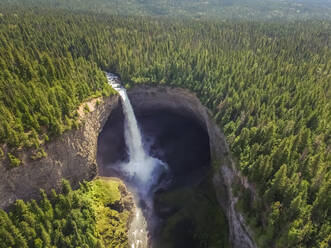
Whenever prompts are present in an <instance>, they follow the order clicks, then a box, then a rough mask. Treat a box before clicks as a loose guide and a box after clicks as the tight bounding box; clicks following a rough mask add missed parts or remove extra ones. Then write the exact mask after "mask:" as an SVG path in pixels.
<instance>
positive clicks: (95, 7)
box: [2, 0, 331, 21]
mask: <svg viewBox="0 0 331 248" xmlns="http://www.w3.org/2000/svg"><path fill="white" fill-rule="evenodd" d="M2 2H4V3H7V4H10V5H11V6H12V7H16V6H17V5H19V6H21V5H22V4H24V5H26V6H27V7H28V8H30V7H31V6H33V7H36V6H37V7H38V8H40V7H44V8H49V7H50V6H51V7H53V8H57V9H64V10H70V11H77V12H81V11H83V12H94V13H99V14H100V13H101V14H112V15H121V16H153V17H161V18H164V17H166V18H169V17H171V18H180V19H182V18H193V19H210V18H212V19H221V20H224V19H227V20H229V19H240V20H280V21H282V20H298V19H300V20H310V19H327V20H330V19H331V2H330V1H329V0H282V1H279V0H209V1H206V0H92V1H91V0H66V1H64V0H2ZM6 7H7V5H6Z"/></svg>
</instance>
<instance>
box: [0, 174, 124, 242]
mask: <svg viewBox="0 0 331 248" xmlns="http://www.w3.org/2000/svg"><path fill="white" fill-rule="evenodd" d="M119 187H123V185H122V186H121V183H119V182H117V181H113V180H104V179H97V180H95V181H93V182H89V183H86V182H84V183H82V184H81V187H80V189H79V190H75V191H73V190H72V189H71V187H70V184H69V182H68V181H63V183H62V192H60V193H56V192H55V191H54V190H53V191H52V192H51V194H50V195H47V194H46V193H45V192H44V191H41V192H40V194H41V197H40V198H41V199H40V201H39V202H36V201H35V200H31V201H29V202H24V201H22V200H17V201H16V202H15V204H14V205H13V206H12V207H11V209H10V212H9V214H7V213H6V212H5V211H3V210H1V209H0V247H1V248H8V247H13V248H27V247H36V248H37V247H38V248H42V247H82V248H88V247H96V248H102V247H118V248H120V247H121V248H124V247H127V246H128V238H127V220H128V218H129V216H130V212H129V211H128V210H127V209H119V208H118V209H116V208H115V207H113V208H110V207H109V206H115V205H116V204H119V202H120V200H121V191H120V189H119ZM119 206H120V205H119Z"/></svg>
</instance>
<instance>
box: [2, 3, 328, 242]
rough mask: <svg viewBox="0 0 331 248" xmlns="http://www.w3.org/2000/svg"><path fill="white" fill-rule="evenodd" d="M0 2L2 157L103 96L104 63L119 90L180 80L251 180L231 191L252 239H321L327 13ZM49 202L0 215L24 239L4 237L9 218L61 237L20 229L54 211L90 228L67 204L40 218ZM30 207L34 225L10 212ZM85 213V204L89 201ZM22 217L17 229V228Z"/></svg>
mask: <svg viewBox="0 0 331 248" xmlns="http://www.w3.org/2000/svg"><path fill="white" fill-rule="evenodd" d="M1 10H2V11H1V14H0V44H1V45H0V88H1V92H0V112H1V115H0V143H1V144H2V145H1V147H2V149H1V150H0V157H1V158H0V159H4V158H8V159H10V161H11V162H12V165H13V166H19V165H20V160H19V151H20V149H22V148H25V147H26V148H28V147H32V148H33V149H38V147H39V146H40V144H42V143H43V142H47V141H48V140H49V138H52V137H54V136H57V135H60V134H61V133H63V132H64V131H65V130H68V129H71V128H75V125H76V124H75V123H76V121H77V120H76V119H75V116H76V115H75V110H76V108H77V106H78V105H79V104H80V103H81V102H82V101H84V100H85V99H87V98H88V97H93V96H97V95H99V96H101V95H105V96H106V95H109V94H112V93H113V91H112V90H111V88H110V87H109V86H108V85H107V83H106V78H105V76H104V73H103V71H105V70H106V71H112V72H116V73H118V74H119V75H121V78H122V80H123V81H124V82H126V83H127V85H126V86H127V87H132V86H134V85H139V84H148V85H168V86H171V87H182V88H187V89H189V90H191V91H192V92H195V93H196V95H197V96H198V97H199V99H200V100H201V102H202V103H203V104H204V105H205V106H207V107H208V108H209V109H210V110H211V112H212V115H213V118H214V120H215V121H216V123H217V124H218V125H219V126H220V127H221V129H222V130H223V132H224V134H225V135H226V138H227V141H228V143H229V145H230V147H231V150H232V153H233V156H234V157H235V158H236V161H237V166H238V169H239V170H240V171H241V172H242V174H243V175H245V176H246V177H247V178H248V180H249V182H250V183H251V184H252V185H253V190H247V189H243V188H241V187H240V186H239V185H237V184H234V185H233V189H234V191H235V192H237V194H238V195H239V196H240V201H239V202H238V205H237V208H238V210H239V211H242V212H243V213H244V214H245V216H246V218H247V220H248V222H249V225H250V227H251V228H252V229H253V230H254V232H255V234H256V237H255V241H256V242H257V244H258V245H259V247H307V248H308V247H309V248H312V247H316V248H317V247H321V248H327V247H330V245H331V213H330V211H331V208H330V206H331V194H330V192H331V171H330V167H331V49H330V48H331V22H329V21H319V20H315V21H305V20H302V21H292V22H287V23H286V25H284V23H283V22H263V21H240V20H236V21H226V20H225V21H220V20H204V21H201V20H200V21H197V20H181V19H172V20H170V19H156V18H153V17H139V18H138V17H120V16H111V15H106V14H104V15H103V14H99V15H95V14H89V13H71V12H69V11H67V10H50V9H32V10H27V9H26V8H17V7H16V8H14V9H11V8H7V11H3V8H1ZM69 195H71V193H70V194H69ZM73 195H74V194H73ZM73 195H72V197H73ZM54 197H55V196H54ZM57 197H60V196H57ZM62 198H63V197H61V201H62ZM64 200H65V197H64V198H63V201H64ZM61 201H60V202H61ZM50 202H51V204H49V203H48V201H47V199H46V196H45V195H43V198H42V200H41V202H40V203H38V204H39V205H38V204H37V203H35V202H33V201H32V202H31V203H24V202H22V201H19V202H17V203H16V204H15V207H14V210H13V212H12V214H9V217H8V216H7V215H6V214H5V213H4V212H1V225H0V232H1V234H0V235H2V236H0V239H1V237H2V239H5V240H6V242H7V240H9V241H8V242H12V243H8V244H11V245H13V247H24V246H19V245H18V246H14V243H13V242H15V244H16V241H12V240H11V238H10V237H9V236H8V232H6V230H8V228H9V227H7V226H10V228H12V229H10V230H13V233H22V234H21V235H17V237H22V239H21V240H18V241H17V242H22V244H25V243H26V242H27V243H26V244H28V243H29V242H34V245H35V246H33V247H41V246H40V244H42V243H41V241H42V242H48V241H47V240H51V241H49V242H52V243H51V244H56V243H54V242H60V241H56V240H55V236H56V235H55V234H54V235H55V236H54V235H53V236H51V238H49V237H48V236H47V235H45V236H47V237H44V238H39V240H38V238H37V239H34V240H32V239H26V238H24V237H27V236H28V237H30V236H31V235H28V234H27V232H31V233H35V234H36V235H37V236H38V237H42V235H44V234H43V233H45V230H47V232H48V233H50V232H51V231H50V229H47V228H49V227H48V226H47V225H48V224H47V223H48V222H51V219H52V218H56V219H58V220H59V222H58V224H57V225H58V228H59V230H60V231H59V232H61V230H62V229H61V228H65V223H66V222H65V221H75V222H76V224H77V226H78V227H77V228H78V229H79V230H83V229H81V228H87V227H84V225H87V226H89V227H88V228H92V227H91V226H93V225H95V223H93V218H92V220H91V222H90V223H86V222H85V220H84V221H83V220H82V219H81V218H82V217H81V216H79V215H78V216H76V215H75V214H74V213H73V215H72V217H70V218H72V220H64V221H62V217H61V213H59V215H55V214H54V213H52V214H51V216H48V217H47V215H48V214H47V211H48V210H47V208H50V206H51V205H52V207H53V208H54V210H52V211H51V210H49V211H51V212H53V211H55V209H56V203H55V202H56V201H55V200H53V202H52V200H50ZM26 204H28V205H26ZM59 204H60V203H59ZM61 204H62V203H61ZM82 204H83V203H82ZM43 205H44V206H43ZM46 205H47V206H46ZM38 206H39V207H38ZM80 207H81V206H76V207H73V209H77V208H80ZM40 208H41V209H43V212H44V214H43V216H45V218H39V219H38V218H37V217H34V218H37V220H34V222H29V221H27V220H25V219H19V218H25V217H24V215H23V217H19V218H18V217H17V216H18V214H15V213H22V212H19V211H23V210H24V209H29V211H31V212H34V213H35V212H36V211H39V209H40ZM69 209H70V208H69ZM68 211H69V210H68ZM55 213H56V211H55ZM83 214H88V215H91V214H92V213H91V211H90V210H89V208H88V207H87V208H86V210H85V212H83ZM26 218H28V217H26ZM75 218H79V220H75ZM21 221H24V222H25V223H26V224H24V225H23V226H22V227H21V228H23V227H24V226H26V228H27V230H17V228H18V225H19V223H20V222H21ZM47 221H48V222H47ZM80 222H81V224H80ZM37 223H39V224H37ZM42 223H43V224H42ZM56 223H57V222H56ZM13 225H14V226H16V227H13ZM28 227H29V228H36V229H35V230H30V229H28ZM15 228H16V229H15ZM52 230H53V229H52ZM89 230H90V232H91V237H95V236H93V235H95V234H93V232H94V231H93V230H94V229H93V228H92V229H89ZM25 231H26V233H25V234H24V232H25ZM62 232H65V231H64V230H62ZM6 235H7V236H8V237H7V236H6ZM22 235H23V236H24V235H27V236H24V237H23V236H22ZM36 235H35V236H33V235H32V236H31V237H37V236H36ZM75 235H76V234H75ZM70 238H73V237H70ZM75 239H76V238H75ZM77 240H79V239H77ZM93 240H94V238H93V239H92V238H91V240H82V241H81V242H82V243H81V244H82V245H83V244H84V242H85V243H86V242H94V241H93ZM24 242H25V243H24ZM68 242H69V241H68ZM31 244H32V243H31ZM38 245H39V246H38ZM77 245H78V244H77ZM7 247H8V246H7ZM63 247H69V246H63ZM82 247H84V246H82ZM89 247H93V246H89ZM96 247H97V246H96Z"/></svg>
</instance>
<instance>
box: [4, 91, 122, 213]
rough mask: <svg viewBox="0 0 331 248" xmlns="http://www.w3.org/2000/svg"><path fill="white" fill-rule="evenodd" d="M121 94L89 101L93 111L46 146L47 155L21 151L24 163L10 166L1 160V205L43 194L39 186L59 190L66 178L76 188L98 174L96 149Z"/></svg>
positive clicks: (84, 115)
mask: <svg viewBox="0 0 331 248" xmlns="http://www.w3.org/2000/svg"><path fill="white" fill-rule="evenodd" d="M118 101H119V98H118V96H111V97H109V98H107V99H106V98H105V99H99V101H98V103H97V101H96V100H95V99H93V100H92V101H90V102H88V103H87V104H88V106H89V109H90V111H89V112H88V113H84V112H83V111H79V112H80V115H81V125H80V126H79V128H78V129H77V130H71V131H67V132H65V133H64V134H63V135H62V136H61V137H58V138H56V139H54V140H53V141H51V142H49V143H47V144H45V145H44V146H43V148H44V150H45V152H46V153H47V156H46V157H44V158H41V159H39V160H32V159H31V158H30V157H31V151H29V150H27V151H23V152H22V153H21V159H22V161H23V163H22V165H21V166H19V167H17V168H13V169H8V167H9V166H8V165H7V164H6V163H8V161H6V160H2V161H0V175H1V181H0V207H1V208H6V207H8V206H9V205H10V204H11V203H13V202H14V201H15V200H16V199H26V200H27V199H31V198H36V197H38V196H39V189H40V188H42V189H45V190H46V192H49V190H50V189H52V188H55V189H59V188H60V186H61V180H62V179H63V178H65V179H67V180H69V181H70V182H71V184H72V185H73V187H75V186H77V185H78V183H79V182H81V181H82V180H91V179H92V178H94V177H95V176H96V175H97V164H96V150H97V139H98V135H99V132H100V131H101V130H102V127H103V125H104V123H105V122H106V120H107V118H108V116H109V114H110V113H111V111H112V110H113V109H114V108H115V107H116V106H117V104H118Z"/></svg>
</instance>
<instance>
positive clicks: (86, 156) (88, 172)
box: [0, 86, 256, 248]
mask: <svg viewBox="0 0 331 248" xmlns="http://www.w3.org/2000/svg"><path fill="white" fill-rule="evenodd" d="M128 95H129V98H130V101H131V103H132V106H133V108H134V111H135V114H136V116H137V117H138V120H139V117H140V118H143V116H144V115H146V113H156V112H159V113H160V112H161V113H162V112H167V113H174V114H176V115H178V116H181V117H183V118H184V119H185V118H186V119H189V120H191V121H194V122H196V123H197V124H198V125H200V127H201V128H202V129H203V130H205V132H206V133H207V134H208V138H209V139H208V141H209V149H210V165H209V166H211V167H212V171H213V173H212V176H211V180H212V184H213V188H214V190H215V193H216V195H217V199H218V203H219V206H220V208H222V210H223V212H224V214H225V216H226V218H227V221H228V229H229V230H228V231H229V240H230V243H231V244H232V246H233V247H238V248H246V247H247V248H253V247H256V246H255V244H254V242H253V239H252V237H253V233H252V232H251V231H250V230H249V228H248V227H247V225H246V223H245V219H244V217H243V216H242V215H241V214H240V213H239V212H237V211H236V209H235V204H236V201H237V198H236V197H235V196H234V194H233V192H232V186H233V183H234V182H241V183H242V184H243V185H244V186H245V187H249V185H247V184H246V181H245V179H244V178H243V177H242V176H240V174H239V173H238V171H237V169H236V167H235V164H234V162H233V160H232V158H231V153H230V151H229V147H228V145H227V143H226V139H225V137H224V135H223V134H222V132H221V131H220V129H219V127H218V126H217V125H216V124H215V123H214V121H213V119H212V117H211V115H210V113H209V111H208V109H207V108H206V107H204V106H203V105H202V104H201V103H200V101H199V99H198V98H197V97H196V96H195V95H194V94H193V93H191V92H189V91H188V90H185V89H181V88H170V87H148V86H139V87H134V88H132V89H130V90H129V91H128ZM87 104H88V106H89V112H88V113H84V111H83V112H81V113H80V115H81V117H80V118H81V124H80V126H79V127H78V129H76V130H71V131H67V132H65V133H64V134H63V135H62V136H60V137H58V138H56V139H54V140H53V141H51V142H49V143H46V144H45V145H44V150H45V152H46V153H47V154H48V155H47V156H46V157H45V158H41V159H39V160H32V159H30V155H31V154H30V151H28V150H27V151H23V152H22V155H21V157H20V158H21V159H22V161H23V165H22V166H20V167H17V168H13V169H8V165H7V163H8V161H6V160H2V161H0V174H1V175H2V180H1V183H0V196H1V198H0V207H1V208H6V207H8V206H9V205H10V204H12V203H13V202H14V201H15V200H16V199H19V198H20V199H31V198H36V197H38V195H39V189H40V188H43V189H45V190H46V192H49V191H50V189H52V188H55V189H59V187H60V185H61V180H62V178H65V179H68V180H69V181H70V182H71V183H72V184H73V187H74V188H75V187H78V185H79V182H80V181H82V180H92V179H93V178H95V177H96V176H98V175H103V174H104V173H105V172H104V169H105V168H104V167H103V166H102V164H103V162H102V161H100V159H99V158H98V156H97V154H98V138H99V134H100V133H101V132H102V130H103V128H104V126H105V125H107V124H106V123H107V121H108V119H109V118H111V116H112V115H115V114H116V112H117V113H120V112H122V106H121V101H120V98H119V96H118V95H114V96H110V97H108V98H100V99H98V100H96V99H92V100H90V101H89V102H88V103H87ZM120 126H121V125H119V127H118V128H119V132H123V130H122V131H121V130H120V129H121V127H120ZM122 126H123V125H122ZM122 128H123V127H122ZM114 142H118V143H119V145H118V146H117V148H116V149H117V150H115V151H114V154H115V153H116V151H117V154H118V156H119V157H118V158H117V159H118V160H123V159H125V153H123V152H121V150H124V149H125V147H124V143H123V141H121V140H114ZM121 142H122V143H121ZM121 146H122V147H121ZM111 159H112V158H110V162H116V161H115V158H113V159H114V161H111ZM108 162H109V161H108Z"/></svg>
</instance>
